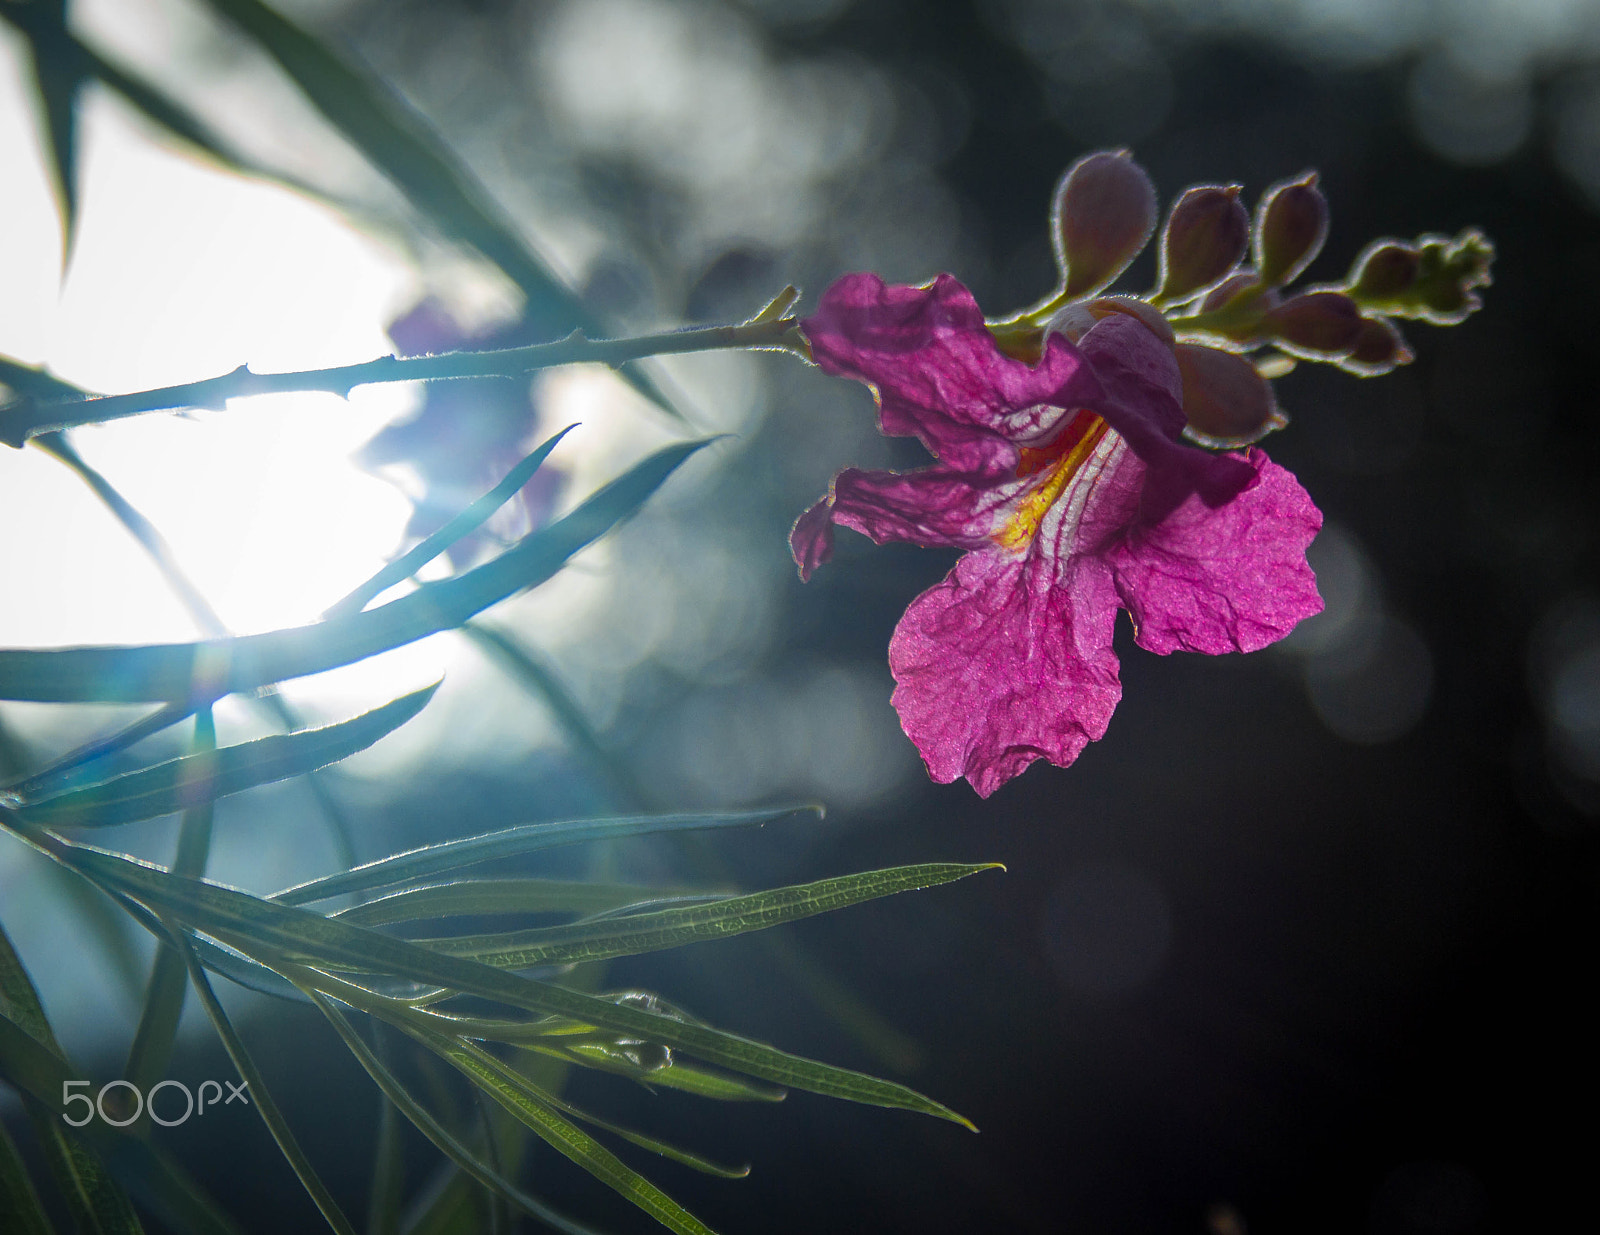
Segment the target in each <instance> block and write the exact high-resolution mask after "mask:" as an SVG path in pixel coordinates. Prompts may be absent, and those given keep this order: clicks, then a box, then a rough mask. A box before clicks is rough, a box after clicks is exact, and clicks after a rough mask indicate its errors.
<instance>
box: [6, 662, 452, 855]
mask: <svg viewBox="0 0 1600 1235" xmlns="http://www.w3.org/2000/svg"><path fill="white" fill-rule="evenodd" d="M437 688H438V684H437V683H435V684H434V685H433V686H428V687H425V688H424V689H422V690H419V691H413V692H412V693H411V694H409V695H403V696H401V697H400V698H399V699H396V700H394V701H392V702H390V703H386V704H384V705H383V706H382V707H378V708H374V709H372V711H370V712H366V713H363V714H362V715H360V716H357V717H356V718H354V719H353V720H347V721H341V722H340V723H339V724H336V725H327V726H325V727H323V728H321V729H304V730H301V731H300V732H299V733H290V734H275V735H273V736H272V737H266V738H258V739H256V740H255V741H253V742H244V743H241V744H240V745H238V746H228V747H224V748H223V749H222V750H212V751H203V752H201V753H199V754H194V755H185V756H183V757H182V758H179V759H172V760H169V761H168V762H166V763H160V764H157V765H156V766H155V767H152V768H144V769H142V770H141V771H138V772H130V773H128V774H127V775H125V776H118V777H116V778H115V779H113V780H109V781H106V782H104V783H103V784H99V785H91V786H89V787H88V788H86V789H74V790H72V791H70V792H67V793H63V794H59V795H57V796H56V797H53V798H45V799H44V800H42V801H38V802H27V803H24V804H22V805H20V806H17V807H15V808H14V813H15V814H16V816H17V817H18V818H19V819H21V820H22V821H23V822H24V823H29V824H46V825H48V824H70V825H72V826H73V827H85V828H87V827H108V826H111V825H113V824H119V823H131V822H133V821H134V820H137V819H154V818H156V817H158V816H160V815H168V814H171V813H172V812H173V811H175V810H181V809H185V808H192V807H194V806H198V805H200V804H202V803H207V802H214V801H215V800H216V799H217V798H221V797H226V796H227V795H229V794H231V793H239V792H240V791H242V790H245V789H251V788H254V787H255V786H257V785H265V784H268V783H270V782H272V781H279V780H288V779H289V778H290V777H294V776H301V775H303V774H305V773H307V772H310V771H312V770H313V769H315V768H320V767H323V766H325V765H327V764H330V763H336V762H338V761H339V760H340V759H346V758H348V757H349V756H351V755H353V754H355V753H356V752H357V751H360V750H365V749H366V748H367V747H369V746H371V745H372V744H373V743H374V742H376V741H377V740H378V739H379V738H381V737H384V736H385V735H386V734H388V733H391V732H393V731H394V730H395V729H398V728H399V727H400V726H401V725H403V724H405V722H406V721H408V720H410V719H411V718H412V717H413V716H415V715H416V714H417V713H418V712H420V711H421V710H422V709H423V707H424V706H425V705H426V704H427V702H428V700H429V699H431V698H433V692H434V691H435V690H436V689H437Z"/></svg>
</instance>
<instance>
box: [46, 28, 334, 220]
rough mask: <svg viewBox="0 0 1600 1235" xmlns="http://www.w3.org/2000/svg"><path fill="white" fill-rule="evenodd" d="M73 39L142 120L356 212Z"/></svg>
mask: <svg viewBox="0 0 1600 1235" xmlns="http://www.w3.org/2000/svg"><path fill="white" fill-rule="evenodd" d="M73 42H74V44H75V45H76V49H77V51H78V52H79V54H80V55H81V56H82V58H83V63H84V67H85V69H86V70H87V71H89V72H91V73H93V74H94V76H95V77H97V78H99V79H100V81H101V82H102V83H103V84H104V85H105V86H107V87H108V88H110V89H111V90H114V91H116V92H117V93H118V94H120V95H121V96H122V97H123V99H124V100H126V101H127V102H128V103H129V104H130V105H131V106H132V107H133V108H134V109H135V110H137V111H139V112H142V113H143V114H144V116H145V118H146V119H147V120H150V121H152V122H154V123H155V124H157V125H159V126H160V127H161V128H163V129H165V130H166V131H167V132H168V133H171V134H172V135H173V136H175V137H177V138H179V139H180V140H182V141H183V142H185V143H186V144H188V145H189V146H190V147H191V148H192V149H194V150H196V151H198V152H199V153H200V154H202V155H204V156H205V157H207V158H208V159H210V160H211V161H212V162H214V163H216V164H218V165H220V166H221V167H223V168H225V169H226V170H228V171H231V172H235V173H237V174H239V175H241V176H249V177H251V178H253V179H256V180H266V181H271V182H274V183H277V184H280V185H282V186H283V187H284V188H286V189H288V190H290V191H291V192H293V193H297V194H299V195H300V196H302V197H307V198H310V199H312V200H313V201H320V202H323V203H325V204H327V205H329V206H332V207H334V208H335V209H337V210H340V211H342V212H343V213H345V214H346V215H350V214H354V213H356V212H357V207H355V206H354V205H353V204H352V203H350V202H345V201H340V200H339V199H337V198H336V197H334V196H332V195H331V194H329V193H328V191H327V190H325V189H321V188H318V187H317V186H316V185H313V184H311V183H310V182H309V181H306V180H302V179H300V178H299V177H298V176H295V175H292V174H290V173H289V172H286V171H283V170H282V169H281V168H271V167H268V166H266V165H265V164H264V163H260V162H257V161H256V160H255V159H253V158H251V157H250V156H249V155H247V154H245V153H244V152H243V151H242V150H240V149H239V148H238V147H236V146H234V145H233V143H232V142H229V141H228V140H227V139H226V138H224V137H223V136H222V135H221V134H220V133H218V132H216V130H214V129H213V128H211V126H210V125H208V124H206V122H205V121H204V120H202V119H201V118H200V117H198V116H196V115H195V114H194V113H193V112H191V111H190V110H189V109H188V108H186V107H184V106H183V104H181V103H179V102H178V101H177V100H176V99H174V98H173V97H172V96H171V95H169V94H167V93H166V92H165V91H163V90H161V89H160V88H159V87H158V86H156V85H154V84H153V83H152V82H149V81H147V80H145V79H144V78H143V77H140V76H139V75H138V74H136V73H134V72H133V71H132V70H131V69H129V68H127V67H126V66H124V65H121V64H118V63H117V62H115V61H114V60H111V59H108V58H107V57H106V56H103V55H101V54H100V53H99V52H97V51H96V50H95V49H94V48H92V47H90V46H88V45H87V44H85V43H83V42H81V41H79V40H76V39H74V40H73Z"/></svg>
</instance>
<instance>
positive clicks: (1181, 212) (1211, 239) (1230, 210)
mask: <svg viewBox="0 0 1600 1235" xmlns="http://www.w3.org/2000/svg"><path fill="white" fill-rule="evenodd" d="M1239 187H1240V186H1238V185H1236V184H1230V185H1219V184H1202V185H1196V186H1195V187H1194V188H1191V189H1185V190H1184V193H1183V196H1182V197H1180V198H1179V199H1178V200H1177V202H1176V203H1174V205H1173V207H1172V213H1171V214H1169V215H1168V216H1167V225H1166V227H1165V229H1163V231H1162V233H1161V279H1160V282H1159V283H1158V285H1157V286H1158V287H1159V288H1160V291H1159V292H1158V293H1157V294H1158V295H1159V296H1160V298H1161V299H1162V300H1163V301H1177V300H1187V299H1188V298H1189V297H1190V296H1192V295H1194V294H1195V293H1196V292H1199V291H1202V290H1204V289H1205V288H1208V287H1210V286H1211V285H1212V284H1214V283H1216V282H1217V281H1219V280H1220V279H1224V278H1226V277H1227V276H1228V273H1229V272H1230V271H1231V270H1233V269H1234V267H1236V266H1237V265H1238V264H1239V263H1240V262H1241V261H1243V260H1244V255H1245V250H1246V248H1248V246H1249V244H1250V216H1249V214H1247V213H1246V211H1245V208H1244V206H1243V204H1242V203H1241V202H1240V201H1239Z"/></svg>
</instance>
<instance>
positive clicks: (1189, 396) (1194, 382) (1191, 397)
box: [1172, 343, 1288, 446]
mask: <svg viewBox="0 0 1600 1235" xmlns="http://www.w3.org/2000/svg"><path fill="white" fill-rule="evenodd" d="M1172 350H1173V354H1174V355H1175V356H1176V357H1177V359H1178V372H1179V374H1180V375H1181V376H1182V378H1183V415H1184V419H1186V420H1187V421H1188V428H1187V429H1186V430H1185V432H1186V433H1187V434H1188V436H1190V437H1192V438H1194V439H1195V440H1196V441H1198V442H1200V443H1202V444H1203V445H1206V446H1244V445H1247V444H1249V443H1250V442H1254V441H1257V440H1259V439H1260V438H1262V437H1264V436H1265V435H1266V434H1268V433H1270V432H1271V431H1272V430H1273V429H1277V428H1280V427H1282V426H1283V425H1284V424H1287V423H1288V422H1287V420H1285V418H1284V416H1283V414H1282V413H1281V412H1279V411H1278V402H1277V399H1275V398H1274V397H1273V394H1272V387H1271V385H1269V384H1268V382H1267V380H1266V379H1265V378H1264V377H1262V376H1261V375H1260V374H1259V373H1257V372H1256V367H1255V365H1253V364H1251V363H1250V362H1249V361H1248V360H1246V359H1245V358H1244V357H1243V356H1238V355H1235V354H1234V353H1233V352H1223V351H1218V350H1217V349H1216V348H1214V347H1201V346H1200V345H1199V344H1195V343H1180V344H1178V345H1177V346H1176V347H1175V348H1173V349H1172Z"/></svg>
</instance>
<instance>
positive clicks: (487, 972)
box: [28, 832, 972, 1128]
mask: <svg viewBox="0 0 1600 1235" xmlns="http://www.w3.org/2000/svg"><path fill="white" fill-rule="evenodd" d="M28 839H29V840H30V842H31V843H33V844H36V845H38V846H40V847H41V848H44V849H45V850H46V851H47V852H49V853H51V854H52V855H53V856H55V857H56V858H57V859H58V860H60V861H62V862H63V863H65V864H67V865H69V866H71V867H73V868H74V869H77V870H80V871H82V872H83V873H85V874H87V875H88V876H89V877H90V878H92V879H94V880H95V881H96V882H99V883H102V884H104V885H105V886H107V887H110V888H114V889H116V890H117V891H120V892H124V893H126V894H127V895H129V896H132V897H134V898H136V899H138V900H141V901H143V902H144V903H146V904H148V905H149V906H150V907H151V908H153V909H157V910H159V911H161V912H162V913H164V914H166V915H169V916H171V917H174V918H176V919H177V920H179V921H181V922H183V923H184V924H185V925H187V926H189V927H191V928H193V929H198V930H203V931H205V932H206V933H207V934H210V935H213V936H215V937H216V938H218V939H220V940H222V941H224V942H226V943H228V944H230V945H231V946H233V947H236V948H239V949H240V950H241V951H246V952H250V953H252V954H253V955H255V956H256V958H257V959H258V960H263V961H264V962H267V963H270V957H268V956H264V955H263V951H264V950H265V951H267V952H270V953H272V954H275V955H283V956H289V957H304V958H306V960H307V961H308V962H309V963H311V964H314V965H316V966H318V967H321V968H331V969H350V970H355V971H357V972H363V973H386V974H391V975H393V976H396V977H404V978H409V979H411V980H412V981H417V982H426V983H432V984H435V985H437V986H441V987H448V988H450V989H452V990H455V991H458V992H460V993H462V994H468V995H479V996H481V997H483V998H485V999H490V1000H494V1001H496V1002H498V1003H503V1004H506V1005H507V1006H509V1007H514V1008H522V1009H525V1010H527V1011H531V1012H541V1013H554V1014H557V1015H560V1016H568V1017H571V1018H572V1019H574V1020H577V1021H581V1022H582V1023H584V1024H589V1025H593V1026H595V1027H596V1028H597V1029H611V1030H620V1031H622V1032H625V1033H629V1034H633V1035H636V1036H638V1037H639V1038H640V1039H642V1040H644V1041H647V1042H659V1043H661V1044H663V1045H665V1046H670V1047H674V1048H676V1049H678V1050H682V1051H684V1052H685V1053H687V1054H690V1055H693V1056H695V1057H697V1058H699V1059H701V1060H704V1061H705V1062H707V1063H711V1064H715V1065H717V1066H719V1067H723V1068H727V1069H729V1070H730V1071H734V1072H743V1073H746V1074H748V1075H750V1076H754V1077H757V1078H759V1079H761V1080H765V1081H770V1082H772V1083H774V1084H777V1085H784V1086H789V1087H791V1088H795V1089H806V1090H810V1091H812V1092H814V1093H819V1094H824V1095H827V1096H830V1097H836V1098H845V1099H847V1100H849V1101H853V1102H865V1103H869V1104H872V1105H875V1106H890V1107H900V1108H903V1109H906V1110H913V1111H920V1112H922V1113H923V1114H928V1115H936V1116H938V1117H939V1118H941V1119H949V1120H952V1121H954V1122H956V1123H960V1124H962V1125H964V1126H966V1127H969V1128H970V1127H971V1126H972V1125H971V1123H970V1122H969V1121H967V1120H966V1119H964V1118H962V1117H961V1116H960V1115H957V1114H956V1113H955V1112H954V1111H951V1110H949V1109H948V1108H946V1107H944V1106H941V1105H940V1104H939V1103H937V1102H935V1101H933V1100H932V1099H931V1098H928V1097H925V1096H924V1095H922V1094H919V1093H917V1092H916V1091H915V1090H913V1089H909V1088H907V1087H906V1086H904V1085H900V1084H897V1083H895V1082H893V1081H885V1080H880V1079H879V1078H877V1077H872V1076H867V1075H865V1074H863V1073H860V1072H853V1071H851V1070H849V1069H847V1068H837V1067H833V1066H832V1065H829V1064H823V1063H818V1062H816V1061H815V1060H809V1059H804V1058H802V1057H800V1056H796V1055H790V1054H788V1053H787V1052H785V1051H780V1050H778V1049H777V1048H775V1047H771V1046H767V1045H765V1044H763V1043H760V1042H755V1041H752V1040H751V1039H748V1038H742V1037H739V1036H738V1035H736V1034H730V1033H725V1032H723V1031H721V1030H716V1029H710V1028H708V1027H706V1026H702V1025H694V1024H686V1023H684V1022H682V1021H679V1020H676V1019H674V1018H671V1017H667V1016H661V1015H659V1014H656V1013H651V1012H647V1011H643V1010H640V1009H637V1008H632V1007H627V1006H623V1005H620V1004H616V1003H612V1002H610V1001H608V1000H606V999H601V998H596V997H595V996H592V995H585V994H583V993H581V992H579V991H574V990H569V989H567V988H564V987H560V986H554V985H551V984H550V983H547V982H540V981H538V980H536V979H533V978H528V977H521V976H518V975H515V974H511V973H507V972H505V971H504V970H499V969H495V968H493V967H491V966H488V965H482V964H479V963H477V962H475V961H469V960H464V959H461V958H459V957H452V956H445V955H443V954H442V953H439V952H435V951H433V950H432V949H429V948H423V947H419V946H417V945H416V944H412V943H408V942H406V941H405V940H401V939H396V938H393V937H392V936H389V935H383V934H380V933H378V932H377V931H374V930H371V929H369V928H366V927H360V926H353V925H351V924H349V923H347V922H342V921H340V920H338V919H337V918H325V917H322V916H320V915H318V914H314V913H309V912H307V911H305V910H301V909H295V908H291V907H289V906H287V905H282V904H278V903H276V902H273V901H267V900H262V899H260V898H258V897H254V896H251V895H250V894H249V893H246V892H241V891H238V890H237V889H234V888H228V887H224V886H222V885H220V884H213V883H208V882H204V881H200V880H191V879H180V878H178V877H177V876H175V875H172V874H170V873H169V872H167V871H164V870H162V869H160V868H159V867H151V866H148V865H145V864H143V863H140V862H135V861H132V860H130V859H128V858H125V857H122V856H121V855H119V854H113V853H107V852H106V851H104V850H99V849H94V848H91V847H89V846H86V845H77V844H73V843H71V842H68V841H65V840H62V839H61V838H59V837H56V836H53V835H51V834H49V833H39V832H30V833H29V835H28Z"/></svg>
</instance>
